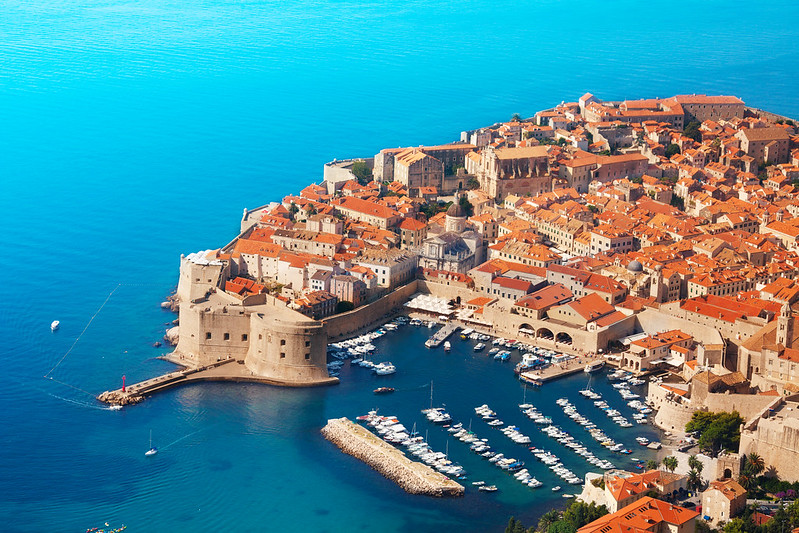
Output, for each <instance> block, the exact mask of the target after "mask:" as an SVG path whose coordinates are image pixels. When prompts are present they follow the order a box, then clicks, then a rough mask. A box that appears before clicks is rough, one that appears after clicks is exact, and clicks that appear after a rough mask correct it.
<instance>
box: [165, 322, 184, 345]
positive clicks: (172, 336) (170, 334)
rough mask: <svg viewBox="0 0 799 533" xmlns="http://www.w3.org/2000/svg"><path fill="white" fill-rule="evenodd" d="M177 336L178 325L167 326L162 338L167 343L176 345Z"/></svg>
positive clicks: (178, 335)
mask: <svg viewBox="0 0 799 533" xmlns="http://www.w3.org/2000/svg"><path fill="white" fill-rule="evenodd" d="M179 338H180V326H175V327H173V328H169V329H168V330H166V335H164V340H165V341H166V342H167V343H168V344H171V345H172V346H177V345H178V339H179Z"/></svg>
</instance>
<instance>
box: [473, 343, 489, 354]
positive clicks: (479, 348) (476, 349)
mask: <svg viewBox="0 0 799 533" xmlns="http://www.w3.org/2000/svg"><path fill="white" fill-rule="evenodd" d="M485 347H486V345H485V343H484V342H481V343H478V344H477V345H476V346H475V347H474V351H475V352H479V351H480V350H482V349H483V348H485Z"/></svg>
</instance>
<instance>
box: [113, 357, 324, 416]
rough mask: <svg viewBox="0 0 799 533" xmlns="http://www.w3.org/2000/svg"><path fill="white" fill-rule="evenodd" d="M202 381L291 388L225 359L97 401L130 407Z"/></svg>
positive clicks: (175, 373)
mask: <svg viewBox="0 0 799 533" xmlns="http://www.w3.org/2000/svg"><path fill="white" fill-rule="evenodd" d="M201 381H231V382H245V383H264V384H267V385H281V386H287V385H290V384H289V383H286V382H285V381H278V380H274V379H270V378H265V377H261V376H257V375H254V374H253V373H252V372H251V371H250V370H249V369H248V368H247V367H246V366H244V364H243V361H240V360H236V359H224V360H222V361H217V362H215V363H212V364H210V365H206V366H202V367H197V368H184V369H182V370H176V371H174V372H170V373H168V374H163V375H161V376H157V377H154V378H150V379H146V380H144V381H140V382H138V383H134V384H133V385H129V386H127V387H125V389H124V390H123V389H121V388H120V389H116V390H111V391H106V392H103V393H102V394H100V395H99V396H98V397H97V399H98V400H99V401H101V402H103V403H107V404H110V405H131V404H136V403H139V402H141V401H142V400H144V398H145V397H147V396H149V395H152V394H155V393H157V392H161V391H164V390H167V389H171V388H172V387H177V386H179V385H186V384H190V383H197V382H201ZM332 383H338V378H332V377H331V378H329V380H328V381H325V382H313V383H310V384H309V383H298V384H297V385H296V386H316V385H327V384H332Z"/></svg>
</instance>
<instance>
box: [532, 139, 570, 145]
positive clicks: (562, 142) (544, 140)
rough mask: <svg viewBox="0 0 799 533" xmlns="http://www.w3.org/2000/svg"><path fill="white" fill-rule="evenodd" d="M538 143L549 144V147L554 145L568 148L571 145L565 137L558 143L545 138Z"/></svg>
mask: <svg viewBox="0 0 799 533" xmlns="http://www.w3.org/2000/svg"><path fill="white" fill-rule="evenodd" d="M538 142H539V143H540V144H548V145H553V146H566V145H567V144H569V141H567V140H566V139H564V138H563V137H561V138H560V139H558V140H557V141H556V140H555V139H549V138H547V137H544V138H542V139H538Z"/></svg>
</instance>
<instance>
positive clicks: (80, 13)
mask: <svg viewBox="0 0 799 533" xmlns="http://www.w3.org/2000/svg"><path fill="white" fill-rule="evenodd" d="M688 14H690V15H688ZM797 14H799V9H798V8H797V6H796V4H795V3H794V2H787V1H786V2H772V3H769V4H764V5H757V6H754V7H752V8H751V10H746V9H744V8H741V7H735V6H732V5H731V4H730V3H728V2H702V3H695V2H690V3H688V2H685V3H683V2H671V3H668V4H658V3H651V4H642V3H640V2H614V3H612V4H611V3H608V4H597V3H594V2H557V1H538V2H533V1H521V2H507V3H504V4H497V3H489V2H477V1H471V0H465V1H462V2H437V3H432V2H430V3H427V2H413V1H411V2H407V1H406V2H395V1H379V2H369V3H360V2H343V1H322V0H318V1H313V2H285V1H284V2H276V1H272V2H269V1H261V0H249V1H244V0H242V1H234V0H228V1H223V0H193V1H190V2H188V1H177V0H138V1H132V0H131V1H122V0H95V1H92V2H88V1H86V0H39V1H36V0H34V1H14V0H7V1H4V2H2V3H0V246H2V249H3V251H4V253H3V254H2V258H0V265H1V266H2V267H3V268H2V272H3V283H2V285H0V296H2V300H1V301H2V305H1V306H0V338H2V339H3V342H2V344H0V361H1V362H2V367H1V368H0V443H2V449H3V456H4V457H3V460H2V461H0V520H2V527H1V528H0V529H2V530H4V531H43V530H49V531H82V530H85V528H87V527H90V526H96V525H100V524H102V523H103V522H105V521H110V523H112V524H120V523H125V524H128V525H129V530H130V531H148V532H149V531H187V530H192V531H218V530H220V529H222V528H224V527H231V528H249V529H251V530H269V531H291V530H297V529H300V528H302V529H304V530H306V531H360V530H363V531H368V530H374V529H378V528H379V529H380V530H382V531H404V530H408V529H411V528H414V529H417V530H420V531H426V530H429V531H432V530H436V529H442V528H445V527H452V526H457V527H459V528H460V529H461V530H463V531H485V530H501V529H502V528H503V527H504V524H505V523H506V521H507V517H508V516H509V515H511V514H515V515H517V516H519V515H521V516H524V517H527V518H528V519H529V520H532V519H533V517H534V516H536V515H537V514H540V513H541V512H542V511H543V510H546V509H547V508H548V507H549V506H551V505H553V504H554V503H559V502H558V499H557V498H552V495H551V493H548V492H547V491H548V488H547V487H544V488H543V489H542V490H539V492H532V491H530V490H528V489H522V488H521V487H520V486H516V485H514V484H512V483H511V482H510V481H509V480H505V481H502V480H501V478H500V477H499V476H497V482H498V483H500V484H501V485H500V486H501V488H503V489H505V490H503V491H502V492H500V493H498V494H496V495H471V494H470V495H468V496H467V497H466V498H465V499H463V500H458V501H431V500H426V499H420V498H413V497H409V496H407V495H405V494H404V493H402V492H401V491H400V490H399V489H397V488H396V487H395V486H394V485H392V484H391V483H388V482H386V481H384V480H383V479H382V478H381V477H379V476H377V475H376V474H374V473H373V472H372V471H371V470H369V469H368V468H366V467H364V466H363V465H362V464H360V463H358V462H356V461H354V460H352V459H350V458H347V457H343V456H341V455H340V454H339V453H338V452H337V451H336V450H335V449H334V448H332V447H331V446H330V445H328V444H327V443H326V442H324V441H323V440H321V439H320V437H319V435H318V429H319V428H320V427H321V425H322V424H323V423H324V420H325V419H327V418H329V417H338V416H350V417H352V416H356V415H358V414H361V413H362V412H363V411H365V410H367V409H368V408H370V407H374V406H375V405H377V404H379V405H381V406H382V408H381V410H384V411H383V412H387V411H393V413H390V414H397V415H399V416H401V418H402V419H403V421H407V422H411V423H412V422H413V420H414V417H415V418H418V419H419V420H421V418H420V417H419V413H418V410H419V409H420V408H421V407H424V404H425V403H426V402H427V401H428V400H427V398H428V396H427V395H428V391H427V390H426V389H425V387H424V384H426V383H428V382H429V380H430V379H431V378H432V379H435V380H436V390H437V394H436V396H437V398H438V399H439V400H440V401H441V402H445V403H447V405H448V406H450V407H451V409H452V411H453V414H455V415H456V416H458V417H459V418H461V419H463V418H465V417H467V416H469V415H470V413H471V409H472V407H474V406H475V405H479V404H482V403H485V402H487V403H489V404H490V405H492V406H493V407H494V408H495V409H497V410H498V411H500V414H501V415H502V417H503V418H505V419H506V420H513V417H516V418H517V419H518V422H519V423H520V424H522V425H523V424H524V423H525V420H524V419H523V418H522V417H520V416H519V414H518V411H517V409H516V408H515V405H516V404H517V403H518V402H519V401H520V399H521V395H522V389H521V388H520V385H519V384H518V382H516V381H514V379H513V377H512V375H511V373H510V368H509V367H507V366H504V367H503V366H501V365H499V364H496V365H495V364H494V363H493V361H487V360H485V359H483V358H480V357H475V356H473V355H472V353H471V352H470V350H469V348H468V346H466V345H458V344H456V348H455V349H454V350H453V353H452V354H450V355H448V356H445V355H444V354H443V353H429V352H427V351H425V350H424V349H423V348H422V344H421V342H422V341H423V334H422V332H419V331H415V332H414V331H411V330H406V331H404V332H403V333H397V334H393V335H392V336H390V337H389V336H387V337H384V338H383V340H382V341H381V343H382V344H381V353H382V354H385V356H386V357H387V358H391V359H392V360H393V361H394V362H395V363H396V364H397V365H398V366H399V369H400V370H399V372H398V373H397V374H396V375H395V376H394V377H391V378H387V379H386V380H385V382H386V383H391V384H392V386H396V387H397V388H398V389H401V390H399V391H398V392H397V393H396V394H395V395H393V396H390V397H386V398H380V399H379V400H378V399H377V398H375V397H374V396H373V395H372V393H371V390H372V389H373V388H374V387H375V386H376V380H375V378H373V377H372V376H371V375H370V374H368V373H367V372H365V371H361V370H360V369H353V371H352V372H349V371H348V370H346V369H345V371H344V372H343V373H342V378H343V383H342V385H341V386H338V387H334V388H328V389H318V390H282V389H276V388H271V387H265V386H264V387H259V386H239V385H221V384H220V385H202V386H195V387H190V388H185V389H179V390H175V391H171V392H168V393H165V394H162V395H160V396H158V397H155V398H153V399H151V400H149V401H147V402H146V403H144V404H143V405H140V406H138V407H135V408H131V409H126V410H124V411H122V412H109V411H105V410H102V409H99V408H98V407H99V406H98V405H96V404H94V403H93V402H92V401H91V396H90V395H89V394H87V393H86V392H84V391H88V392H90V393H92V394H94V393H98V392H100V391H102V390H105V389H107V388H111V387H116V386H118V385H119V379H120V376H121V375H122V374H125V375H127V377H128V379H129V380H131V381H133V380H137V379H140V378H145V377H149V376H152V375H156V374H158V373H160V372H163V371H164V370H166V369H168V368H169V367H170V365H168V364H167V363H164V362H163V361H160V360H158V359H155V358H154V357H155V356H157V355H158V354H159V353H161V352H160V351H159V350H156V349H154V348H152V347H151V346H150V345H151V343H152V342H153V341H155V340H157V339H159V338H160V337H161V335H162V334H163V330H164V327H165V326H164V323H165V322H168V321H170V320H172V319H173V318H174V317H173V315H171V314H170V313H167V312H164V311H162V310H160V309H159V308H158V303H159V302H160V301H161V300H162V299H163V296H164V295H165V294H167V293H168V292H169V291H170V290H171V288H172V287H173V285H174V283H175V281H176V277H177V267H178V256H179V254H180V253H188V252H191V251H196V250H198V249H201V248H208V247H216V246H219V245H221V244H223V243H225V242H227V241H228V240H229V239H230V238H231V237H232V236H233V235H234V234H235V232H236V230H237V228H238V219H239V216H240V214H241V210H242V209H243V208H244V207H252V206H254V205H260V204H262V203H265V202H266V201H269V200H273V199H277V198H279V197H280V196H282V195H284V194H287V193H290V192H296V191H297V190H299V189H300V188H301V187H302V186H304V185H305V184H306V183H308V182H310V181H318V180H319V179H321V169H322V164H323V163H324V162H326V161H329V160H331V159H333V158H334V157H338V158H342V157H350V156H369V155H372V154H374V153H375V152H377V151H378V150H379V149H380V148H384V147H390V146H398V145H414V144H422V143H436V142H446V141H449V140H452V139H455V138H457V136H458V132H459V131H460V130H461V129H467V128H474V127H478V126H481V125H485V124H489V123H491V122H493V121H496V120H503V119H507V118H508V117H510V116H511V114H513V113H516V112H519V113H521V114H522V115H525V116H527V115H532V114H533V113H534V112H535V111H536V110H538V109H541V108H544V107H548V106H551V105H554V104H557V103H559V102H560V101H562V100H574V99H576V98H577V97H579V96H580V95H581V94H582V93H584V92H585V91H591V92H593V93H594V94H596V95H597V96H599V97H600V98H605V99H617V98H623V97H637V96H641V97H645V96H666V95H671V94H675V93H687V92H706V93H731V94H735V95H738V96H740V97H742V98H743V99H744V100H745V101H746V102H747V103H749V104H751V105H755V106H760V107H767V108H768V109H770V110H773V111H775V112H780V113H784V114H787V115H791V116H799V102H798V101H797V99H796V87H797V81H798V80H797V72H799V48H798V47H797V45H796V43H797V42H799V39H797V37H799V36H798V35H797V28H796V25H795V24H793V23H792V22H793V21H794V20H795V19H796V16H797ZM120 284H121V285H120ZM118 286H119V287H118ZM116 287H118V289H117V290H116V291H115V292H114V294H113V296H112V297H111V298H109V299H108V303H107V304H106V305H105V307H104V308H103V309H102V311H101V312H100V313H99V314H98V315H97V316H96V318H95V319H94V320H93V322H92V323H91V325H90V326H89V328H88V329H87V330H86V332H85V334H83V336H82V337H80V340H79V342H77V344H75V348H74V350H73V351H72V352H70V353H69V355H68V356H67V357H66V358H65V359H64V361H63V363H62V364H61V365H60V366H59V367H58V368H57V369H56V371H55V372H54V373H53V376H54V377H55V378H56V379H57V380H59V381H60V382H63V383H66V384H68V385H69V386H68V385H64V384H62V383H58V382H54V381H49V380H44V379H42V377H41V376H42V375H44V374H45V373H46V372H47V371H48V370H49V369H50V368H52V367H53V365H55V364H56V362H57V361H58V360H59V359H60V358H61V357H62V356H63V355H64V354H65V353H66V352H67V350H68V349H69V348H70V346H71V345H72V344H73V343H74V341H75V339H76V338H78V336H79V335H80V334H81V331H82V330H83V328H84V327H85V326H86V324H87V323H88V322H89V320H90V318H91V317H92V315H93V314H94V313H95V312H96V311H97V309H98V308H99V307H100V306H101V304H103V302H104V301H105V299H106V297H107V296H108V295H109V293H111V291H113V290H114V289H115V288H116ZM54 319H59V320H61V322H62V328H61V330H60V331H58V332H57V333H55V334H51V333H50V331H49V328H48V326H49V323H50V321H52V320H54ZM381 382H382V381H381ZM582 385H584V378H583V377H582V376H580V377H576V378H573V379H572V380H570V381H564V382H561V383H559V384H558V385H557V387H545V388H544V389H542V390H541V391H536V392H535V393H534V394H537V395H538V398H532V397H531V399H533V401H534V402H536V403H540V404H541V405H542V407H543V408H545V410H546V411H548V412H549V411H551V412H552V414H556V413H557V412H559V411H556V410H555V406H554V400H555V399H556V398H557V397H558V396H559V395H561V394H562V393H564V392H568V391H570V390H576V389H578V388H580V387H581V386H582ZM73 387H75V388H73ZM79 389H80V390H79ZM610 394H612V393H609V395H610ZM581 399H582V398H579V397H578V400H581ZM581 410H583V411H586V413H585V414H591V412H590V410H589V408H588V407H585V408H583V409H581ZM597 413H598V412H597ZM564 426H566V422H564ZM150 429H152V431H153V435H154V439H155V441H156V443H157V444H158V445H159V446H160V448H161V453H159V454H158V456H156V457H155V458H152V459H148V460H145V458H144V456H143V451H144V450H145V449H146V447H147V444H148V435H149V431H150ZM574 431H575V432H579V431H581V430H579V429H577V428H576V426H575V429H574ZM631 431H632V430H631ZM528 432H529V433H531V434H536V430H535V429H534V428H532V427H530V428H529V431H528ZM481 433H483V434H485V436H486V437H490V438H492V441H495V442H497V443H498V444H500V443H501V439H498V437H499V435H498V434H497V432H495V431H493V430H490V431H489V428H488V427H485V428H484V429H481ZM578 434H579V433H578ZM619 436H620V437H621V435H619ZM430 438H431V441H432V442H433V444H434V445H436V446H437V447H438V448H443V447H444V446H445V444H446V443H445V440H444V435H443V433H440V430H438V433H435V432H434V431H433V428H431V436H430ZM435 439H439V440H438V441H436V440H435ZM625 440H627V441H630V444H632V441H631V438H630V437H625ZM553 449H554V448H553ZM451 453H452V454H454V455H455V457H456V458H457V459H459V460H462V461H463V462H464V464H465V465H466V466H467V468H468V469H470V470H473V471H476V472H478V473H481V474H484V475H485V476H486V477H488V475H489V473H490V472H492V470H486V471H483V470H481V468H483V466H482V463H479V462H478V463H474V458H473V456H472V455H471V454H470V453H469V452H467V451H466V449H465V446H464V445H463V444H462V443H460V442H453V443H452V444H451ZM517 455H522V454H521V452H519V453H518V454H517ZM559 455H561V456H563V457H566V453H565V452H563V453H559ZM461 457H462V459H461ZM578 464H579V463H578ZM575 466H576V465H575ZM494 475H495V476H496V475H497V474H494ZM545 481H546V482H547V485H548V486H552V484H553V483H554V481H555V480H554V478H553V479H548V480H547V479H545Z"/></svg>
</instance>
